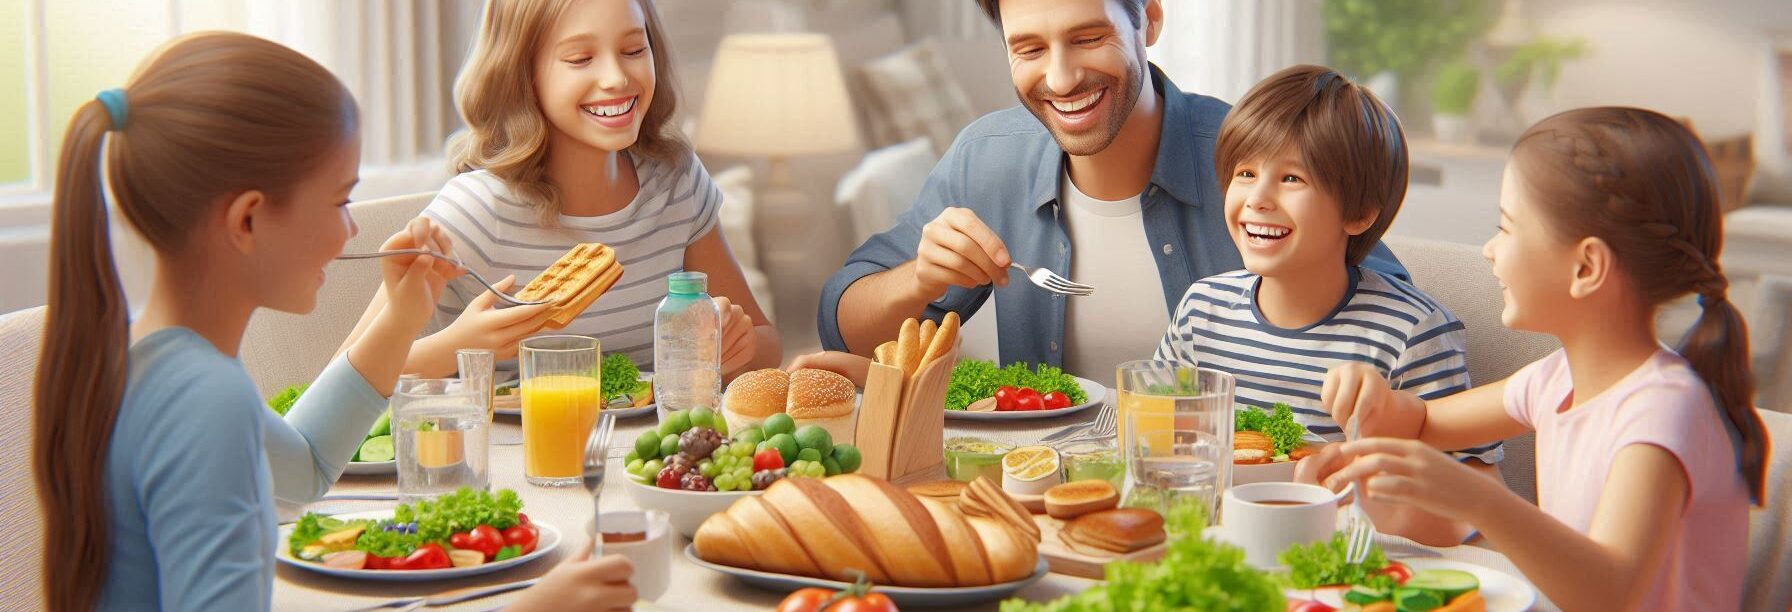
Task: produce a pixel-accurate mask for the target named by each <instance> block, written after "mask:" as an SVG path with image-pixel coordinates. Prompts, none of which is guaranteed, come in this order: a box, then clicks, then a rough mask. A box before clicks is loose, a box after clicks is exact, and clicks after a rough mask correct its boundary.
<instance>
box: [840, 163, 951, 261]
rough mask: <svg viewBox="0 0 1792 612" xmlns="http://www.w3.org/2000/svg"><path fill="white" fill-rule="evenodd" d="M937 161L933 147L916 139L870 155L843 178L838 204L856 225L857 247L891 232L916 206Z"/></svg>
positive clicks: (854, 242) (855, 238) (854, 231)
mask: <svg viewBox="0 0 1792 612" xmlns="http://www.w3.org/2000/svg"><path fill="white" fill-rule="evenodd" d="M937 161H938V157H937V156H935V155H934V153H933V145H932V144H931V143H929V141H928V140H927V139H926V138H916V139H914V140H910V141H908V142H905V143H902V144H899V145H895V146H890V147H884V148H882V149H878V150H876V151H872V152H870V153H867V154H866V155H865V159H864V160H862V161H860V162H859V165H858V166H857V167H855V168H853V169H852V171H850V172H847V173H846V176H844V177H841V179H840V184H839V185H838V186H837V187H836V189H835V191H834V202H835V203H836V204H838V205H839V206H840V207H841V208H844V209H846V210H845V211H843V212H844V214H845V215H846V217H847V218H848V219H850V220H851V221H852V230H853V241H852V242H853V244H864V243H865V240H867V239H869V238H871V235H872V234H876V233H878V232H882V231H884V230H887V229H890V226H892V225H894V224H895V223H896V216H897V215H900V214H902V212H903V211H905V210H908V209H909V207H910V206H913V205H914V203H915V197H916V196H918V195H920V193H921V186H922V185H923V184H925V183H926V182H927V175H928V174H929V173H931V172H933V165H934V163H935V162H937Z"/></svg>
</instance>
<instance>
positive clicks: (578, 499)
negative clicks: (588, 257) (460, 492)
mask: <svg viewBox="0 0 1792 612" xmlns="http://www.w3.org/2000/svg"><path fill="white" fill-rule="evenodd" d="M1109 393H1110V395H1109V397H1108V398H1107V401H1108V402H1112V401H1113V398H1112V395H1111V394H1112V392H1111V391H1110V392H1109ZM1098 412H1099V410H1098V409H1097V408H1090V409H1086V410H1082V411H1079V412H1075V413H1072V414H1068V415H1064V416H1058V417H1051V418H1042V419H1032V420H1010V421H967V420H959V419H948V420H947V421H946V428H945V438H948V439H949V438H952V437H954V436H976V437H982V438H987V439H990V440H993V441H997V442H1002V443H1006V444H1012V445H1022V444H1033V443H1037V442H1038V440H1039V439H1040V438H1041V437H1043V436H1045V435H1047V434H1050V433H1052V432H1055V431H1058V430H1061V429H1063V428H1065V427H1069V426H1073V425H1079V424H1083V423H1087V422H1089V421H1090V420H1092V419H1094V418H1095V416H1096V414H1097V413H1098ZM518 418H519V417H515V416H505V415H499V416H497V417H496V418H495V421H494V422H493V423H492V432H491V434H492V435H491V437H492V438H493V439H500V440H502V439H506V438H508V439H512V440H514V439H518V438H520V437H521V436H520V432H521V425H520V422H519V420H518ZM657 425H658V420H657V418H656V417H655V416H654V414H653V413H651V412H650V413H648V414H645V415H641V416H636V417H630V418H625V419H619V420H617V421H616V423H615V430H614V434H613V435H612V437H611V439H612V440H613V441H615V442H614V443H612V445H611V454H610V455H609V456H610V457H611V459H610V460H609V461H607V462H606V463H605V470H606V472H605V477H604V481H605V482H606V483H607V484H606V485H605V487H604V489H603V491H602V493H601V495H600V498H599V507H601V508H602V509H603V510H604V511H606V512H608V511H612V510H632V509H637V508H639V507H640V506H638V505H637V504H636V502H635V500H634V499H633V498H632V497H631V495H630V493H629V492H628V490H627V483H625V482H624V479H625V478H627V474H626V472H624V469H625V468H624V466H623V461H622V456H623V454H624V453H626V452H627V447H628V444H629V441H632V440H634V439H635V438H636V437H637V436H639V435H640V433H641V432H643V431H646V430H647V429H649V428H652V427H656V426H657ZM522 450H523V447H522V446H520V445H497V444H494V445H491V446H490V447H489V462H490V480H491V488H492V489H493V490H498V489H512V490H515V491H516V492H517V494H518V495H519V496H520V497H521V498H522V501H523V512H524V513H526V514H528V515H529V516H530V518H531V520H535V521H542V522H547V523H549V524H551V525H553V526H555V527H557V528H558V529H559V530H560V531H561V533H562V538H563V539H562V542H561V543H560V544H559V546H558V547H557V548H556V549H555V550H553V551H552V552H551V553H549V554H546V555H543V556H542V557H541V558H539V559H536V560H534V561H531V562H529V563H525V564H522V565H518V566H515V567H511V568H507V569H504V570H500V571H496V572H492V573H489V574H482V575H477V576H468V577H463V578H455V579H448V580H440V581H429V582H381V581H369V580H359V579H348V578H337V577H332V576H327V575H324V574H320V573H316V572H312V571H309V570H305V569H301V568H297V567H290V566H288V565H285V564H281V565H280V566H279V567H278V568H277V569H276V571H275V579H274V601H273V603H274V606H273V607H274V609H275V610H354V609H360V608H365V607H369V606H375V605H379V604H382V603H385V602H388V601H391V600H394V599H397V598H402V597H411V596H420V595H430V594H434V593H439V592H442V591H447V590H452V589H459V588H465V587H479V586H487V585H496V584H501V583H508V582H513V581H518V580H526V579H530V578H537V577H540V576H542V575H544V574H546V573H548V571H549V570H552V569H553V568H554V566H555V565H556V564H558V563H560V562H562V560H564V559H565V558H567V557H568V556H570V555H572V554H574V553H575V552H577V551H578V550H579V548H580V542H582V540H581V539H580V538H589V537H590V535H589V534H590V533H591V523H592V518H593V516H592V515H593V509H592V504H591V498H590V495H589V494H588V493H587V492H586V491H585V489H584V488H582V487H580V486H572V487H563V488H552V487H541V486H535V485H531V484H528V483H527V482H526V481H525V480H524V478H523V452H522ZM394 478H395V477H394V476H392V475H383V476H382V475H373V476H347V475H345V476H343V477H342V478H341V479H340V480H339V481H337V483H336V485H335V486H334V487H333V488H331V490H330V493H329V494H328V495H326V496H325V498H324V499H323V500H321V501H318V502H315V503H312V504H309V505H306V506H303V507H299V506H292V505H283V506H282V507H281V514H282V517H281V520H282V521H283V522H286V521H292V520H295V519H296V518H297V514H298V512H299V511H301V510H303V511H310V512H318V513H323V514H337V513H348V512H360V511H372V510H380V509H389V508H391V507H393V506H395V505H396V504H397V502H396V501H385V500H376V501H369V500H360V499H346V500H344V499H332V498H333V497H343V496H380V495H384V494H389V493H393V492H394V491H395V488H396V483H395V481H394ZM670 536H671V537H672V538H673V540H674V541H673V546H674V552H673V554H672V561H671V564H670V568H669V571H670V580H669V585H670V586H669V587H668V588H667V589H666V591H665V593H664V594H663V595H661V596H660V597H659V598H658V599H657V600H654V601H642V602H639V603H638V604H637V605H636V606H635V609H637V610H688V611H701V612H723V611H727V610H771V609H775V608H776V607H777V605H778V603H779V602H780V601H781V600H783V598H784V596H785V595H786V593H782V592H776V591H770V590H764V589H760V588H757V587H754V586H749V585H748V584H746V583H744V582H741V581H739V580H737V579H735V578H732V577H730V576H726V575H723V574H721V573H719V572H716V571H713V570H710V569H706V568H704V567H701V566H699V565H697V564H695V563H693V562H691V561H690V560H688V559H686V558H685V557H684V554H683V550H684V548H685V545H686V544H689V542H690V540H689V539H688V538H684V537H682V536H679V535H678V534H677V533H676V532H675V531H674V532H673V533H672V534H670ZM1376 542H1377V544H1379V545H1380V546H1381V547H1382V549H1383V551H1385V552H1386V553H1387V554H1388V556H1389V557H1390V558H1394V559H1400V558H1410V557H1431V558H1441V559H1446V560H1453V561H1460V562H1466V563H1470V564H1474V565H1479V566H1482V567H1486V568H1489V569H1494V570H1498V571H1501V572H1505V573H1507V574H1510V575H1512V576H1522V574H1521V573H1520V572H1519V571H1518V569H1517V568H1516V567H1514V566H1513V565H1512V563H1511V562H1510V561H1509V560H1507V559H1506V557H1505V556H1504V555H1501V554H1500V553H1499V552H1497V551H1495V550H1492V549H1490V548H1485V547H1482V546H1477V545H1461V546H1454V547H1447V548H1438V547H1432V546H1425V545H1421V544H1418V543H1415V542H1413V541H1411V540H1408V539H1406V538H1402V537H1398V536H1392V535H1387V534H1378V535H1377V536H1376ZM1096 584H1098V581H1095V580H1089V579H1085V578H1079V577H1075V576H1068V575H1063V574H1057V573H1047V574H1045V575H1044V576H1043V577H1042V578H1040V579H1039V580H1038V581H1036V582H1033V583H1032V584H1029V585H1027V586H1025V587H1023V588H1021V589H1020V590H1019V591H1017V592H1016V593H1015V594H1014V597H1019V598H1023V599H1026V600H1029V601H1036V602H1045V601H1050V600H1053V599H1057V598H1059V597H1063V596H1066V595H1071V594H1074V593H1077V592H1080V591H1082V590H1084V589H1087V588H1089V587H1090V586H1093V585H1096ZM522 595H523V592H522V591H514V592H510V593H505V594H500V595H494V596H491V597H487V598H483V599H478V600H474V601H468V602H464V603H461V604H458V605H454V606H448V607H446V608H444V609H457V610H491V609H497V608H501V607H504V606H505V605H507V604H509V603H512V602H514V601H516V600H517V599H518V598H520V597H522ZM999 604H1000V601H999V600H998V601H989V602H986V603H983V604H981V605H978V606H972V607H963V608H957V609H967V610H996V609H997V608H998V607H999ZM1532 609H1533V610H1546V611H1547V610H1556V609H1558V608H1557V607H1556V606H1554V605H1553V604H1551V603H1550V602H1549V600H1548V599H1547V598H1545V597H1544V596H1543V595H1542V594H1541V593H1538V595H1537V601H1536V604H1535V606H1534V607H1533V608H1532Z"/></svg>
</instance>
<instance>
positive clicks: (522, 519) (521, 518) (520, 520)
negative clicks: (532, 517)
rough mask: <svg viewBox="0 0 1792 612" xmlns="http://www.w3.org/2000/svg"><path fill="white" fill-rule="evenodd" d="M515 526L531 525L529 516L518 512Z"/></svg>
mask: <svg viewBox="0 0 1792 612" xmlns="http://www.w3.org/2000/svg"><path fill="white" fill-rule="evenodd" d="M516 524H518V525H529V524H532V523H530V522H529V515H527V514H523V513H521V512H518V513H516Z"/></svg>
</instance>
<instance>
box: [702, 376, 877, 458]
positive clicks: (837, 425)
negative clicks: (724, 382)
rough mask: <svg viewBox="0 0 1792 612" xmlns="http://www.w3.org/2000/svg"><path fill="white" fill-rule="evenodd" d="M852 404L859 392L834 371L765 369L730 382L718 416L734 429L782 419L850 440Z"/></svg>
mask: <svg viewBox="0 0 1792 612" xmlns="http://www.w3.org/2000/svg"><path fill="white" fill-rule="evenodd" d="M857 402H858V389H857V388H855V387H853V384H852V381H851V380H848V379H847V378H846V377H845V376H841V375H839V374H836V373H834V372H829V371H827V370H816V369H803V370H797V371H796V372H793V373H786V372H784V371H783V370H776V369H764V370H754V371H751V372H747V373H745V374H741V375H740V376H739V377H736V378H735V379H734V382H731V383H729V384H728V393H727V394H726V396H724V397H723V399H722V410H723V417H724V418H725V419H726V420H727V421H728V424H729V425H730V426H731V427H733V428H735V429H744V428H746V427H749V426H753V425H758V424H760V423H762V422H764V421H765V420H766V419H767V418H769V417H771V416H772V415H775V414H783V415H787V416H789V417H790V418H791V419H793V420H795V421H796V423H797V424H798V425H799V426H801V425H815V426H818V427H821V428H822V429H826V430H827V431H828V434H829V435H831V436H833V437H834V438H835V439H838V440H842V441H852V440H853V436H854V432H853V408H854V407H855V405H856V404H857Z"/></svg>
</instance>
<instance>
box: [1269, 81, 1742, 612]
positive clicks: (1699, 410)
mask: <svg viewBox="0 0 1792 612" xmlns="http://www.w3.org/2000/svg"><path fill="white" fill-rule="evenodd" d="M1722 236H1723V218H1722V216H1720V214H1719V209H1718V198H1717V188H1716V182H1715V181H1714V178H1713V172H1712V167H1711V162H1710V160H1709V159H1708V158H1707V157H1706V155H1705V149H1704V146H1703V145H1702V144H1701V143H1700V141H1699V139H1698V137H1697V136H1694V135H1693V133H1692V132H1691V131H1690V130H1688V129H1687V128H1686V127H1684V126H1682V125H1680V124H1679V123H1677V122H1675V121H1674V120H1672V119H1669V118H1667V117H1665V116H1662V115H1661V114H1658V113H1655V112H1651V111H1647V110H1642V109H1635V108H1614V107H1602V108H1587V109H1579V110H1573V111H1568V112H1565V113H1562V114H1559V115H1555V116H1553V117H1550V118H1548V119H1544V120H1543V121H1542V122H1540V123H1538V124H1537V125H1535V126H1532V127H1531V128H1530V129H1529V130H1527V131H1526V132H1525V133H1524V135H1523V136H1522V137H1521V138H1520V139H1519V141H1518V144H1517V145H1515V146H1514V147H1513V151H1512V156H1511V159H1510V163H1508V164H1507V166H1506V174H1505V179H1504V183H1503V185H1502V187H1501V194H1500V225H1499V228H1498V233H1497V234H1496V235H1495V236H1494V237H1493V239H1491V240H1489V241H1488V242H1487V245H1486V247H1485V248H1484V249H1483V254H1485V255H1486V257H1487V259H1488V260H1489V261H1490V262H1492V264H1493V274H1494V276H1495V277H1497V278H1498V279H1499V281H1500V284H1501V287H1502V288H1503V289H1504V295H1505V310H1504V312H1503V313H1502V315H1501V318H1502V320H1503V322H1504V323H1505V324H1506V326H1507V327H1511V328H1513V329H1523V330H1528V331H1536V332H1542V333H1547V334H1550V335H1553V336H1555V337H1556V338H1558V339H1559V340H1561V343H1562V347H1563V348H1562V350H1560V351H1557V352H1555V353H1554V354H1551V355H1549V356H1548V357H1545V358H1543V359H1541V360H1539V361H1537V362H1536V363H1532V364H1530V365H1528V366H1526V367H1525V368H1523V369H1521V370H1519V371H1518V373H1516V374H1513V375H1512V377H1511V378H1508V379H1506V380H1504V381H1501V382H1498V383H1494V384H1491V385H1486V386H1483V387H1479V388H1476V389H1472V390H1470V391H1466V392H1463V393H1460V394H1457V395H1454V396H1450V397H1448V398H1442V399H1438V400H1435V401H1431V402H1425V401H1423V400H1420V399H1419V398H1418V397H1416V396H1413V395H1411V394H1409V393H1405V392H1401V391H1392V390H1389V388H1388V384H1387V381H1385V380H1382V379H1381V378H1379V377H1378V376H1377V375H1376V374H1375V371H1374V370H1372V369H1367V368H1359V367H1342V368H1338V369H1334V370H1333V371H1331V372H1330V373H1329V375H1328V376H1327V379H1326V384H1325V392H1324V393H1323V396H1324V401H1325V404H1326V406H1327V408H1328V409H1329V410H1330V411H1331V412H1332V415H1333V418H1335V419H1337V420H1338V422H1345V421H1346V420H1348V419H1349V418H1350V417H1351V416H1352V414H1353V413H1357V416H1358V417H1359V418H1360V419H1361V421H1360V422H1361V423H1362V427H1363V431H1364V432H1365V433H1366V434H1368V435H1374V436H1382V437H1375V438H1366V439H1362V440H1358V441H1355V442H1348V443H1344V444H1336V445H1332V446H1330V447H1328V448H1326V449H1325V450H1324V451H1323V452H1321V453H1320V454H1318V455H1316V456H1315V457H1313V458H1311V459H1310V460H1309V461H1311V462H1312V465H1309V466H1302V468H1303V470H1302V471H1303V472H1305V473H1310V474H1314V475H1316V478H1317V479H1320V480H1321V481H1322V482H1323V483H1324V484H1325V485H1326V486H1329V487H1332V488H1334V489H1341V488H1343V486H1344V485H1345V484H1346V483H1349V482H1357V483H1359V485H1360V486H1361V487H1362V489H1360V490H1361V491H1365V492H1366V494H1367V495H1368V496H1369V497H1370V498H1372V499H1373V498H1384V499H1389V500H1394V501H1398V502H1405V503H1410V504H1414V505H1417V506H1419V507H1421V508H1424V509H1426V510H1429V511H1431V512H1434V513H1437V514H1440V515H1444V516H1448V517H1452V518H1456V519H1458V520H1462V521H1466V522H1468V523H1470V524H1472V525H1474V526H1475V527H1476V528H1477V529H1479V530H1480V532H1481V533H1482V534H1483V535H1485V536H1486V537H1487V539H1488V540H1489V541H1490V542H1491V543H1492V544H1493V545H1494V546H1495V547H1497V548H1498V549H1499V550H1500V552H1502V553H1505V554H1506V556H1507V557H1509V558H1511V560H1512V562H1513V563H1514V564H1515V565H1517V566H1518V567H1519V569H1521V570H1523V571H1524V573H1525V576H1526V577H1527V578H1529V579H1530V580H1531V581H1532V582H1533V583H1535V584H1536V585H1537V586H1538V587H1539V588H1540V589H1542V591H1543V592H1544V594H1546V595H1548V596H1549V598H1550V599H1551V600H1552V601H1554V602H1555V603H1556V604H1558V605H1560V606H1561V607H1562V608H1564V609H1568V610H1630V609H1644V610H1735V609H1738V608H1739V606H1740V605H1741V599H1742V588H1743V579H1744V564H1745V561H1746V557H1747V555H1746V554H1745V553H1746V552H1747V550H1748V523H1749V519H1748V512H1749V507H1750V504H1751V500H1752V501H1753V502H1754V503H1760V502H1761V496H1762V491H1763V484H1764V483H1763V480H1764V479H1765V477H1766V456H1767V445H1768V440H1767V437H1766V432H1765V430H1764V428H1763V426H1762V424H1761V420H1760V417H1759V416H1758V415H1757V414H1756V413H1755V408H1754V404H1753V402H1754V385H1753V382H1752V379H1751V376H1750V373H1749V364H1748V359H1747V356H1748V331H1747V330H1746V329H1745V328H1744V327H1743V323H1742V317H1741V315H1739V314H1738V313H1737V311H1736V308H1735V307H1734V306H1732V305H1730V302H1729V300H1728V298H1727V296H1726V291H1727V289H1728V286H1729V282H1728V280H1726V279H1725V278H1724V274H1723V270H1722V269H1721V268H1720V267H1719V266H1718V263H1717V262H1718V254H1719V251H1720V249H1721V247H1722ZM1688 293H1691V294H1695V295H1697V296H1698V300H1699V304H1700V305H1701V307H1702V308H1703V310H1704V313H1703V315H1702V316H1700V317H1699V320H1698V323H1697V324H1695V325H1694V326H1693V328H1692V330H1691V331H1690V332H1688V333H1687V335H1686V337H1685V338H1684V339H1682V340H1681V342H1680V344H1679V345H1678V347H1677V348H1675V349H1672V350H1670V349H1668V348H1667V347H1665V346H1663V345H1662V344H1661V343H1660V342H1659V341H1658V340H1657V339H1656V333H1655V318H1656V313H1657V311H1658V309H1659V308H1660V307H1661V305H1662V304H1663V303H1665V302H1667V301H1669V300H1673V299H1675V298H1678V297H1681V296H1684V295H1686V294H1688ZM1533 430H1534V431H1536V432H1537V451H1536V452H1537V457H1536V465H1537V498H1538V502H1539V505H1540V506H1541V507H1538V506H1532V505H1530V504H1529V503H1526V502H1525V501H1524V500H1523V499H1521V498H1519V497H1518V496H1517V495H1515V494H1513V493H1512V492H1511V491H1509V490H1507V489H1506V488H1505V487H1503V486H1501V485H1500V484H1498V483H1495V482H1493V481H1489V480H1487V479H1483V478H1474V477H1472V476H1471V475H1469V474H1468V473H1467V472H1466V468H1463V467H1461V466H1460V465H1459V464H1457V463H1456V462H1455V461H1453V460H1450V459H1449V458H1448V457H1447V456H1446V455H1444V454H1443V453H1441V452H1439V451H1437V450H1436V449H1438V448H1465V447H1469V446H1475V445H1478V444H1486V443H1489V442H1495V441H1499V440H1503V439H1505V438H1509V437H1512V436H1514V435H1517V434H1520V433H1524V432H1525V431H1533ZM1401 438H1405V439H1401Z"/></svg>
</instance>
